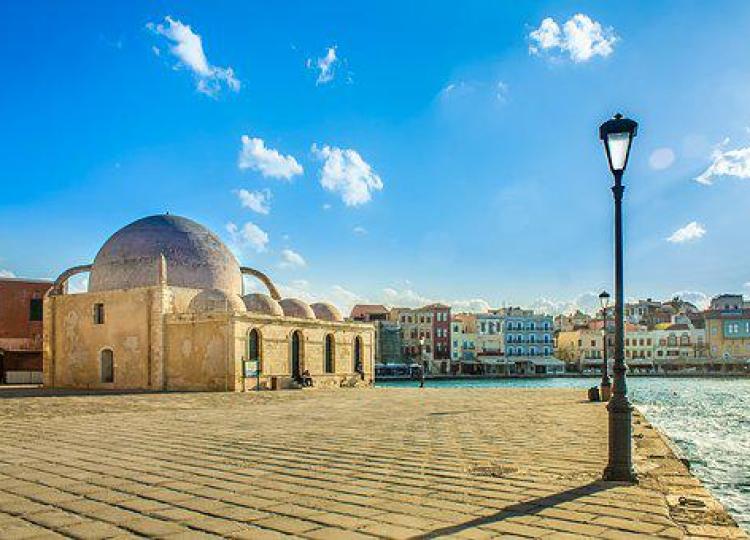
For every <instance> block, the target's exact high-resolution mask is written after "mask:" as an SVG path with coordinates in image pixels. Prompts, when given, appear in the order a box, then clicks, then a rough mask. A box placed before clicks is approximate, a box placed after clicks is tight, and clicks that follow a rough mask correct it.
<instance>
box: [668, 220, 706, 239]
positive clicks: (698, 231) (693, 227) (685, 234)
mask: <svg viewBox="0 0 750 540" xmlns="http://www.w3.org/2000/svg"><path fill="white" fill-rule="evenodd" d="M704 234H706V229H705V227H703V225H701V224H700V223H698V222H697V221H691V222H690V223H688V224H687V225H685V226H684V227H682V228H680V229H677V230H676V231H675V232H673V233H672V235H671V236H670V237H669V238H667V242H672V243H673V244H682V243H684V242H690V241H691V240H698V239H699V238H702V237H703V235H704Z"/></svg>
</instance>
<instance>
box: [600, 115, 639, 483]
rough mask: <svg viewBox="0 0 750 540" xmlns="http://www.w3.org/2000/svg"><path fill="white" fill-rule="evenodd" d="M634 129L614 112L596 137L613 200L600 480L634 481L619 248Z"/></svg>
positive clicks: (634, 124) (631, 123) (621, 269)
mask: <svg viewBox="0 0 750 540" xmlns="http://www.w3.org/2000/svg"><path fill="white" fill-rule="evenodd" d="M637 130H638V123H637V122H635V121H633V120H630V119H628V118H623V117H622V115H621V114H616V115H615V117H614V118H612V119H611V120H607V121H606V122H604V123H603V124H602V125H601V126H600V127H599V138H600V139H601V140H602V142H603V143H604V149H605V151H606V153H607V161H608V163H609V170H610V171H611V172H612V175H613V176H614V185H613V186H612V195H613V196H614V202H615V362H614V384H613V386H612V397H611V398H610V400H609V403H608V404H607V411H609V462H608V464H607V467H606V469H604V479H605V480H614V481H625V482H634V481H635V480H636V477H635V472H634V470H633V456H632V450H631V445H632V440H631V431H632V411H633V407H632V405H631V404H630V401H629V400H628V389H627V384H626V381H625V372H626V370H627V367H626V366H625V340H624V333H625V332H624V330H625V328H624V321H623V315H624V312H623V303H624V302H623V300H624V293H623V261H622V259H623V255H622V252H623V249H622V195H623V191H625V186H623V185H622V175H623V173H624V172H625V168H626V167H627V165H628V156H629V154H630V147H631V145H632V143H633V137H635V135H636V132H637Z"/></svg>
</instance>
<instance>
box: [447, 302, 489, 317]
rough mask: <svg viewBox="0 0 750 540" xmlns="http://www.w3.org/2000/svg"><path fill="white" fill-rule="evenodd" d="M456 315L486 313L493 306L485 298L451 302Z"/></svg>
mask: <svg viewBox="0 0 750 540" xmlns="http://www.w3.org/2000/svg"><path fill="white" fill-rule="evenodd" d="M449 304H450V306H451V307H452V308H453V311H454V312H455V313H461V312H464V313H486V312H487V311H488V310H489V309H490V308H491V307H492V306H490V303H489V302H488V301H487V300H485V299H484V298H469V299H467V300H454V301H453V302H449Z"/></svg>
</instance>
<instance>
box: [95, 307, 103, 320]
mask: <svg viewBox="0 0 750 540" xmlns="http://www.w3.org/2000/svg"><path fill="white" fill-rule="evenodd" d="M94 324H104V304H94Z"/></svg>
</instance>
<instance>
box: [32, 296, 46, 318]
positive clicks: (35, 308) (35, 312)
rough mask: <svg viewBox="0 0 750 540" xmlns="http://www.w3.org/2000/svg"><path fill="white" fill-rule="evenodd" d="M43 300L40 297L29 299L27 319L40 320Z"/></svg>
mask: <svg viewBox="0 0 750 540" xmlns="http://www.w3.org/2000/svg"><path fill="white" fill-rule="evenodd" d="M43 307H44V302H43V301H42V299H41V298H32V299H31V300H30V301H29V320H30V321H41V320H42V317H43V312H44V309H43Z"/></svg>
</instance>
